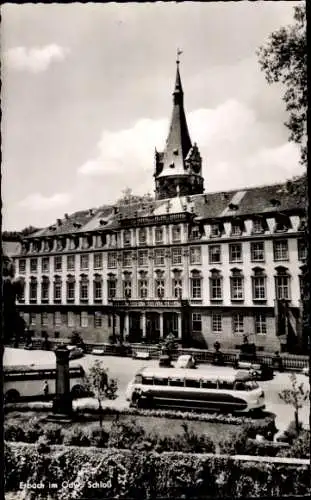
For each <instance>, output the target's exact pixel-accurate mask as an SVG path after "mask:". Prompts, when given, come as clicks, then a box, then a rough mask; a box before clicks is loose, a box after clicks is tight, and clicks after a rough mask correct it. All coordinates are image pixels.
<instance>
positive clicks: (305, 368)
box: [301, 366, 310, 377]
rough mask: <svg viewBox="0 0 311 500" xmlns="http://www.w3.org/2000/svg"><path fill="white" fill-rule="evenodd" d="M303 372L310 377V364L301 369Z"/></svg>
mask: <svg viewBox="0 0 311 500" xmlns="http://www.w3.org/2000/svg"><path fill="white" fill-rule="evenodd" d="M301 373H302V374H303V375H306V376H307V377H309V375H310V366H305V367H304V368H303V369H302V370H301Z"/></svg>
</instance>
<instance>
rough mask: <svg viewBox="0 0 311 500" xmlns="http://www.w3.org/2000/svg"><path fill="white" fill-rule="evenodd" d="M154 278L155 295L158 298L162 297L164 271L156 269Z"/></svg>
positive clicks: (163, 291)
mask: <svg viewBox="0 0 311 500" xmlns="http://www.w3.org/2000/svg"><path fill="white" fill-rule="evenodd" d="M155 274H156V279H155V295H156V297H158V298H159V299H163V297H164V295H165V279H164V271H161V270H158V271H156V273H155Z"/></svg>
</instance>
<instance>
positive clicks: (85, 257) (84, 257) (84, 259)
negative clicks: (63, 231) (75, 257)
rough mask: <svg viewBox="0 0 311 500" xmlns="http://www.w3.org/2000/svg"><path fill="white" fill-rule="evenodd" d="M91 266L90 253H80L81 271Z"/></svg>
mask: <svg viewBox="0 0 311 500" xmlns="http://www.w3.org/2000/svg"><path fill="white" fill-rule="evenodd" d="M88 268H89V254H87V253H83V254H81V255H80V269H81V271H87V270H88Z"/></svg>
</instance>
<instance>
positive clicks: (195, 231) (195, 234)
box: [190, 226, 201, 240]
mask: <svg viewBox="0 0 311 500" xmlns="http://www.w3.org/2000/svg"><path fill="white" fill-rule="evenodd" d="M190 238H191V239H192V240H199V239H200V238H201V231H200V228H199V226H193V227H192V228H191V231H190Z"/></svg>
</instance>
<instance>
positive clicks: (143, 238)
mask: <svg viewBox="0 0 311 500" xmlns="http://www.w3.org/2000/svg"><path fill="white" fill-rule="evenodd" d="M138 241H139V244H140V245H146V243H147V231H146V228H145V227H141V228H140V229H139V230H138Z"/></svg>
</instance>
